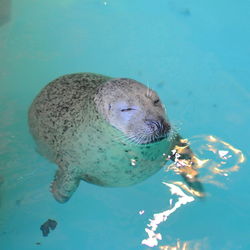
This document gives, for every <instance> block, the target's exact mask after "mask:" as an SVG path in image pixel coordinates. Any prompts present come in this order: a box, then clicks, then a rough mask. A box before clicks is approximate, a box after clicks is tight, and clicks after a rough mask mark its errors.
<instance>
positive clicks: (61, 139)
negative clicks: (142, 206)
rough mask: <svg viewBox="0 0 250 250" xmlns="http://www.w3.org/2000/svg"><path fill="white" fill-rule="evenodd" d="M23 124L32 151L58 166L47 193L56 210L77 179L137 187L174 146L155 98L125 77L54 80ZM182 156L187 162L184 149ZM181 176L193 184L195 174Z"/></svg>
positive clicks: (178, 140)
mask: <svg viewBox="0 0 250 250" xmlns="http://www.w3.org/2000/svg"><path fill="white" fill-rule="evenodd" d="M28 119H29V127H30V132H31V134H32V135H33V137H34V139H35V141H36V144H37V149H38V151H39V152H40V153H41V154H42V155H43V156H45V157H47V158H48V159H49V160H50V161H52V162H54V163H56V164H57V165H58V166H59V168H58V170H57V172H56V174H55V178H54V181H53V182H52V184H51V192H52V193H53V196H54V198H55V199H56V200H57V201H58V202H61V203H64V202H66V201H68V200H69V198H70V197H71V196H72V194H73V193H74V191H75V190H76V189H77V187H78V185H79V183H80V180H84V181H86V182H90V183H93V184H96V185H100V186H109V187H119V186H130V185H133V184H136V183H140V182H142V181H143V180H145V179H147V178H149V177H150V176H152V175H153V174H154V173H156V172H157V171H158V170H159V169H161V168H162V167H163V166H164V165H165V164H166V161H167V160H168V159H169V158H168V157H167V156H168V155H170V154H171V150H173V149H174V148H175V146H176V145H180V144H181V137H180V136H179V135H178V134H177V133H176V132H175V131H174V129H173V128H172V126H171V124H170V122H169V120H168V118H167V115H166V112H165V109H164V107H163V105H162V103H161V101H160V98H159V96H158V95H157V93H156V92H155V91H153V90H152V89H149V88H147V87H146V86H145V85H143V84H142V83H139V82H137V81H135V80H132V79H128V78H111V77H108V76H103V75H99V74H94V73H76V74H69V75H64V76H61V77H59V78H57V79H55V80H54V81H52V82H50V83H49V84H48V85H47V86H45V87H44V88H43V89H42V90H41V92H40V93H39V94H38V96H37V97H36V98H35V99H34V101H33V103H32V105H31V107H30V109H29V115H28ZM186 152H187V153H186V155H188V157H189V158H190V159H191V158H193V154H192V151H191V149H189V148H187V150H186ZM172 159H173V157H172ZM189 172H190V171H189ZM182 175H183V176H184V178H185V180H187V182H189V183H191V182H192V183H197V180H196V179H194V177H196V174H193V176H192V178H190V176H188V174H186V172H185V171H184V172H183V173H182ZM189 175H190V174H189ZM191 179H192V180H191ZM189 180H191V181H189ZM194 180H195V181H194Z"/></svg>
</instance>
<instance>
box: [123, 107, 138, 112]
mask: <svg viewBox="0 0 250 250" xmlns="http://www.w3.org/2000/svg"><path fill="white" fill-rule="evenodd" d="M131 110H135V109H134V108H127V109H121V112H128V111H131Z"/></svg>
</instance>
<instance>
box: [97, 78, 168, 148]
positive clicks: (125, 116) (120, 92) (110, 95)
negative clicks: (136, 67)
mask: <svg viewBox="0 0 250 250" xmlns="http://www.w3.org/2000/svg"><path fill="white" fill-rule="evenodd" d="M95 101H96V105H97V109H98V111H99V112H100V113H101V114H103V116H104V118H105V119H106V120H107V121H108V122H109V123H110V124H111V125H112V126H114V127H115V128H117V129H118V130H120V131H121V132H123V134H124V135H125V137H126V138H127V139H129V140H130V141H133V142H135V143H137V144H148V143H153V142H156V141H160V140H162V139H164V138H166V137H167V136H168V134H169V131H170V129H171V127H170V124H169V123H168V121H167V117H166V114H165V110H164V108H163V106H162V104H161V101H160V99H159V97H158V95H157V94H156V92H155V91H153V90H151V89H149V88H147V87H146V86H144V85H143V84H141V83H139V82H136V81H134V80H131V79H126V78H119V79H112V80H110V81H108V82H106V83H105V84H104V85H103V86H101V87H100V89H99V91H98V94H97V96H96V98H95Z"/></svg>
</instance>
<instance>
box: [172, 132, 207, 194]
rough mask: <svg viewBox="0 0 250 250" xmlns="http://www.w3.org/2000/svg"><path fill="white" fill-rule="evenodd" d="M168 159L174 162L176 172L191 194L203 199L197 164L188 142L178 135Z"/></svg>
mask: <svg viewBox="0 0 250 250" xmlns="http://www.w3.org/2000/svg"><path fill="white" fill-rule="evenodd" d="M170 159H171V160H173V161H174V162H175V165H176V172H177V173H179V174H180V175H181V176H182V177H183V179H184V180H185V182H186V183H187V185H188V186H189V188H190V189H191V191H192V193H193V194H194V195H196V196H198V197H204V196H205V192H204V188H203V185H202V183H201V182H200V181H199V179H198V175H199V173H198V171H197V169H198V168H199V163H198V161H197V158H196V157H195V155H194V153H193V152H192V149H191V148H190V147H189V145H188V141H187V140H185V139H182V138H181V136H180V135H178V136H177V137H176V145H175V147H174V149H173V154H172V156H171V157H170Z"/></svg>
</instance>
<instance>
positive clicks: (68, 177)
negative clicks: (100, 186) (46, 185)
mask: <svg viewBox="0 0 250 250" xmlns="http://www.w3.org/2000/svg"><path fill="white" fill-rule="evenodd" d="M79 183H80V178H79V175H78V173H77V172H76V171H74V170H73V169H70V168H67V169H62V168H59V170H57V171H56V174H55V179H54V181H53V182H52V184H51V192H52V194H53V196H54V198H55V199H56V200H57V201H58V202H60V203H64V202H66V201H68V200H69V199H70V197H71V196H72V194H73V193H74V192H75V190H76V189H77V187H78V186H79Z"/></svg>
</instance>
